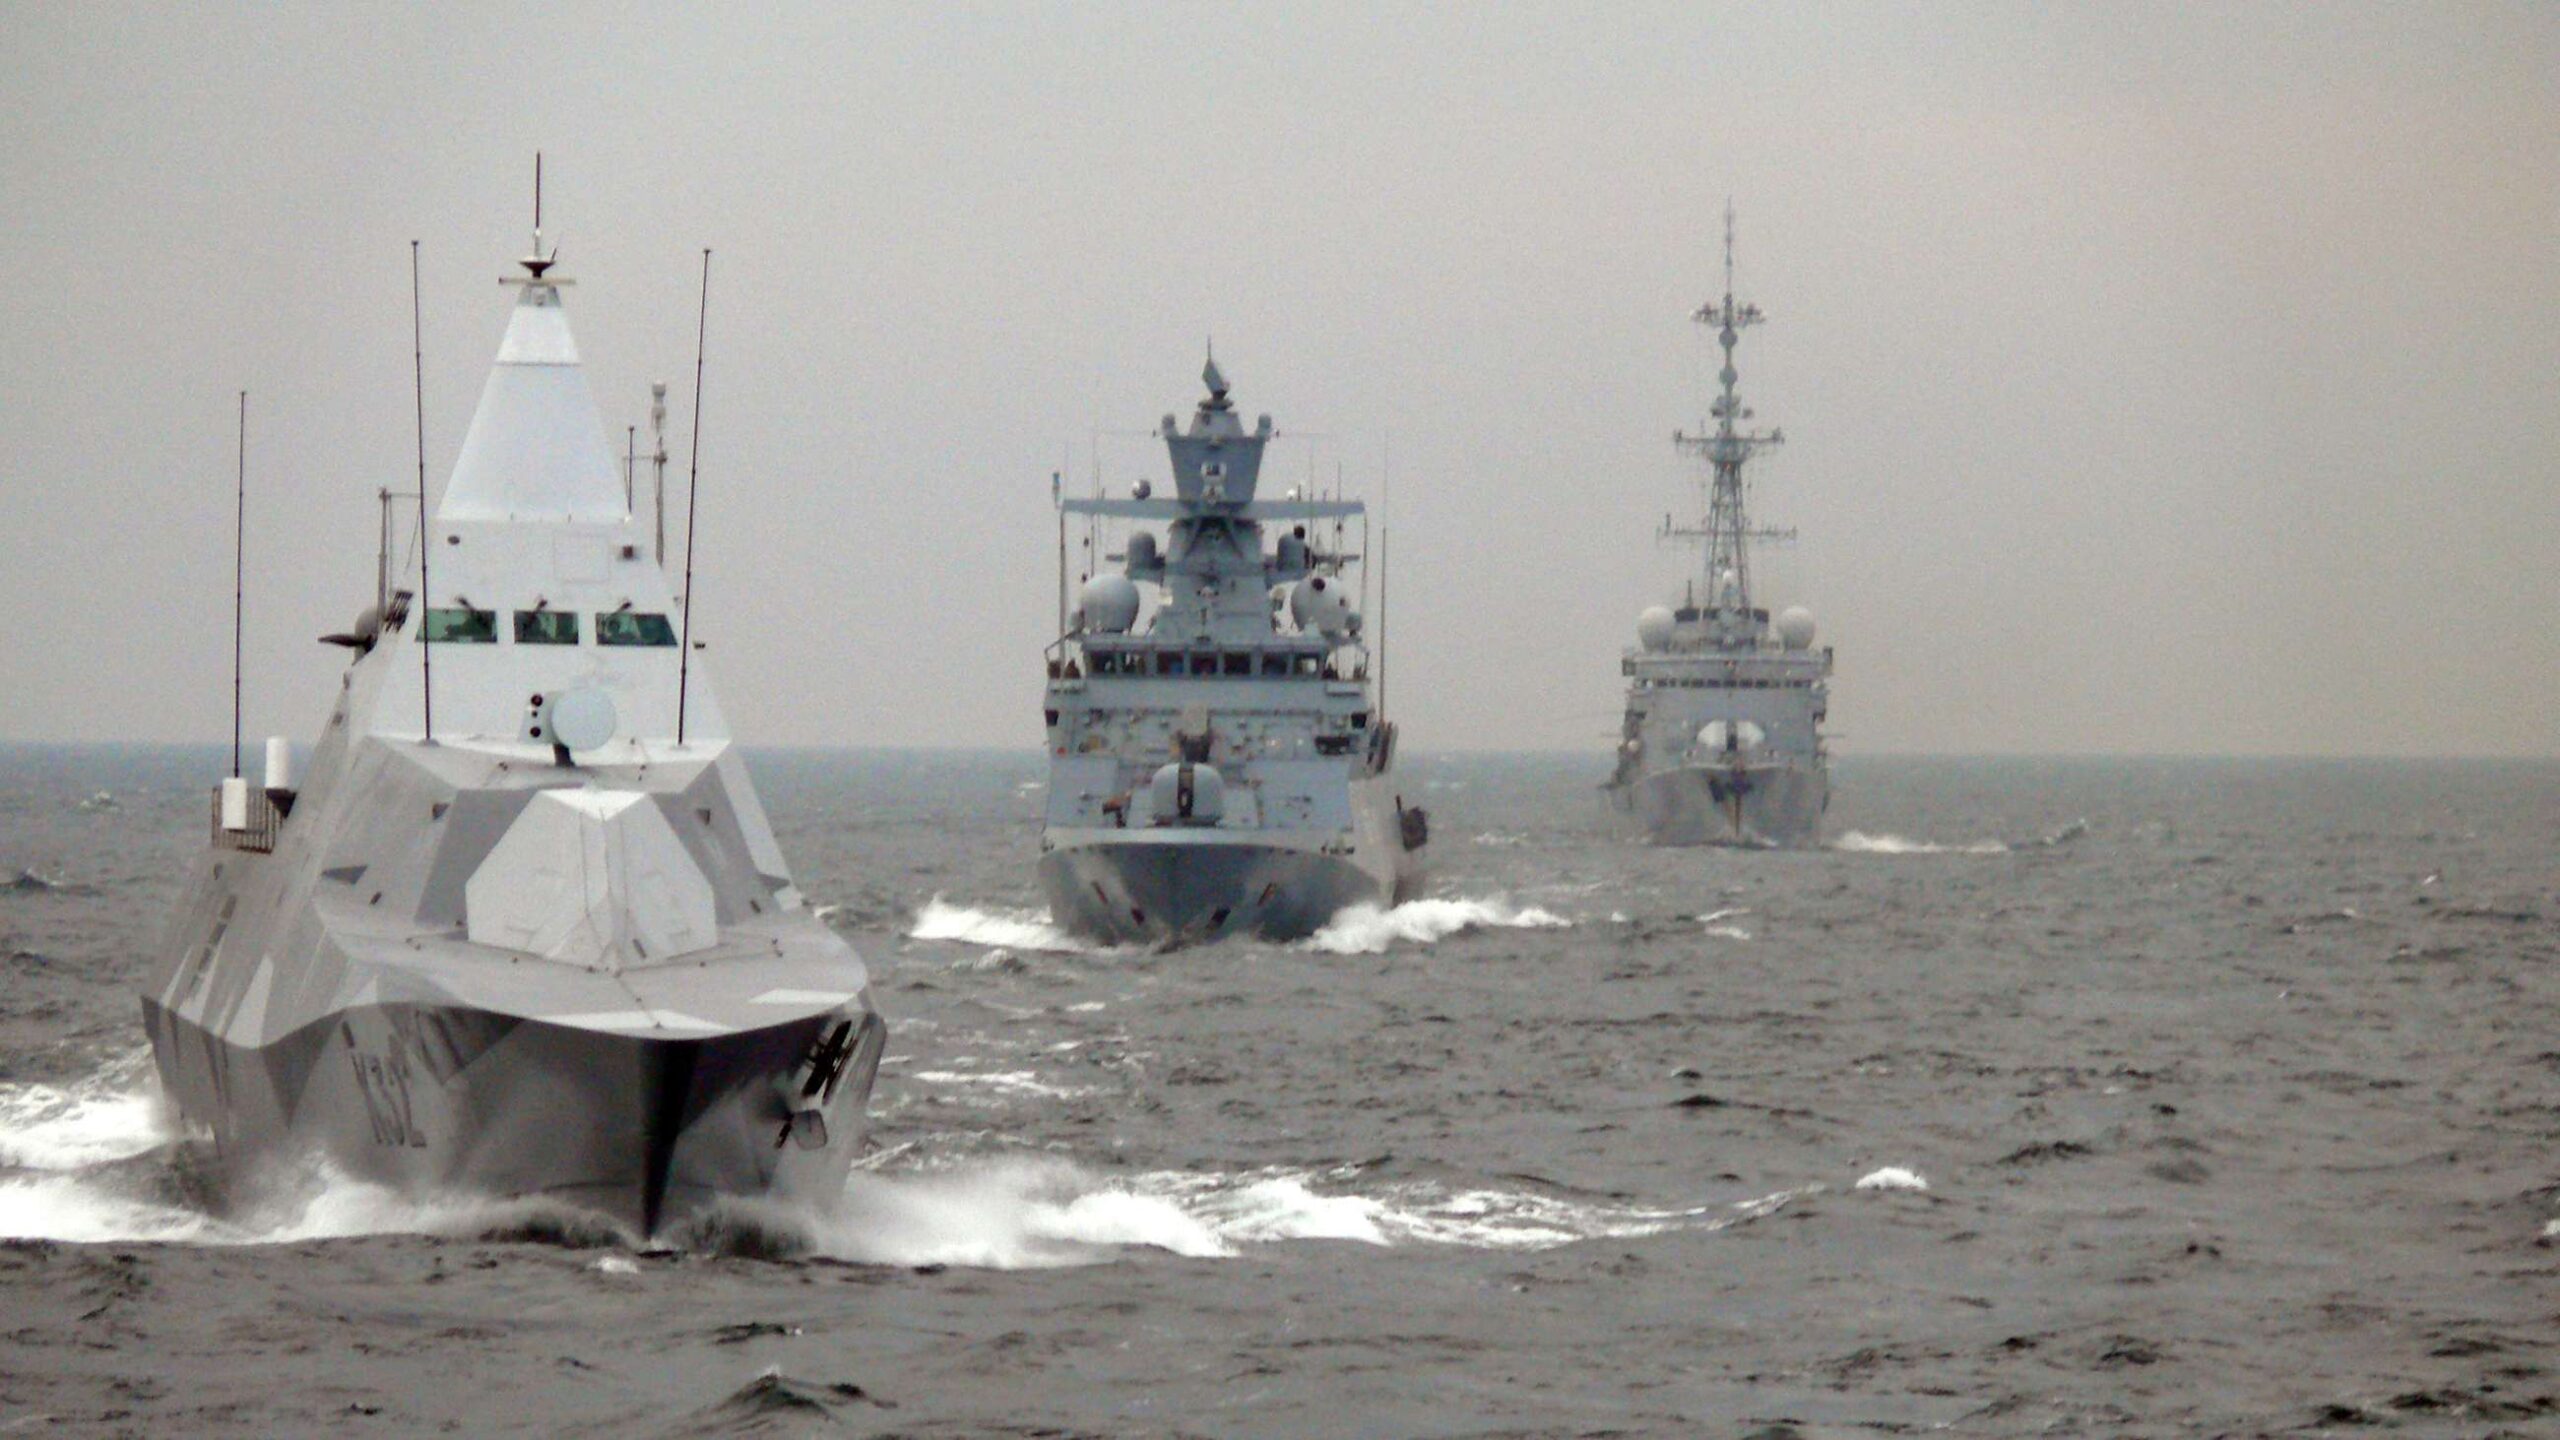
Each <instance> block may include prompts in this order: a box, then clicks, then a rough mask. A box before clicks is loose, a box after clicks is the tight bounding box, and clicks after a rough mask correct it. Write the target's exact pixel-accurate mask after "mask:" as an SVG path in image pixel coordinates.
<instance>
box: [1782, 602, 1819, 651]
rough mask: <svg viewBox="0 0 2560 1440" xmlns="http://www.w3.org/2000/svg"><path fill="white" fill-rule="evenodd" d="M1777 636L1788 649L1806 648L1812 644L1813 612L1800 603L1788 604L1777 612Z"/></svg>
mask: <svg viewBox="0 0 2560 1440" xmlns="http://www.w3.org/2000/svg"><path fill="white" fill-rule="evenodd" d="M1778 638H1779V639H1780V640H1781V641H1783V642H1785V644H1786V647H1787V648H1788V649H1790V650H1806V649H1810V648H1812V646H1813V612H1812V611H1810V610H1807V609H1806V608H1804V607H1803V606H1801V605H1790V606H1788V607H1787V608H1786V609H1784V610H1781V611H1779V612H1778Z"/></svg>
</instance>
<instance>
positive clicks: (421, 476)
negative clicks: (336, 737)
mask: <svg viewBox="0 0 2560 1440" xmlns="http://www.w3.org/2000/svg"><path fill="white" fill-rule="evenodd" d="M539 163H540V162H538V161H537V162H536V164H537V165H538V164H539ZM423 315H424V311H423V310H422V309H421V307H420V305H419V303H418V242H417V241H415V240H412V241H410V242H409V347H410V348H409V361H410V371H409V373H410V376H411V379H412V382H413V389H414V390H415V393H416V399H417V406H418V694H419V708H420V710H421V712H422V713H421V715H420V719H419V727H418V728H419V738H420V740H422V741H423V742H424V743H426V744H429V745H433V744H434V743H436V665H435V660H434V659H433V658H432V656H431V655H430V654H429V652H430V651H431V650H433V649H434V645H433V643H432V642H433V639H434V631H435V625H434V623H433V622H434V619H435V613H436V612H435V610H434V608H433V605H432V602H431V600H430V595H431V592H430V591H429V590H428V589H427V555H428V552H430V551H432V550H433V549H434V548H435V547H434V546H432V545H429V544H428V543H427V541H428V539H429V536H428V535H427V341H426V324H425V321H424V319H423V318H422V317H423Z"/></svg>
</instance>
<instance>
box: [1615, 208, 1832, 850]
mask: <svg viewBox="0 0 2560 1440" xmlns="http://www.w3.org/2000/svg"><path fill="white" fill-rule="evenodd" d="M1692 318H1693V319H1695V320H1696V321H1697V322H1698V323H1699V324H1702V325H1705V326H1707V327H1708V328H1709V329H1711V330H1713V331H1714V332H1715V334H1716V340H1717V343H1718V344H1719V345H1720V346H1721V347H1722V348H1723V351H1724V366H1723V368H1722V369H1720V370H1719V371H1717V377H1716V378H1717V380H1718V382H1719V383H1720V384H1721V386H1722V389H1721V391H1720V392H1719V393H1718V394H1717V396H1716V398H1715V401H1714V403H1713V405H1712V406H1711V407H1710V414H1711V416H1712V418H1713V419H1714V421H1715V430H1714V433H1712V434H1707V435H1690V434H1686V433H1679V434H1675V435H1674V436H1673V437H1672V438H1673V443H1674V444H1676V445H1677V446H1678V447H1679V448H1680V449H1681V450H1682V451H1684V452H1687V453H1689V454H1693V455H1697V456H1699V457H1701V458H1703V459H1704V460H1705V461H1706V463H1707V472H1708V473H1707V480H1706V484H1705V487H1704V488H1705V490H1706V496H1705V499H1706V518H1705V520H1704V522H1703V523H1701V524H1696V525H1679V524H1675V523H1673V522H1672V521H1671V520H1670V519H1668V518H1666V519H1665V520H1664V521H1663V524H1662V530H1661V536H1662V538H1664V539H1668V540H1675V541H1679V542H1681V543H1684V544H1692V543H1693V544H1696V545H1697V546H1698V548H1699V551H1700V552H1701V555H1702V557H1703V560H1704V565H1703V570H1702V573H1701V574H1699V575H1695V576H1692V577H1691V578H1690V580H1689V581H1688V582H1687V585H1686V588H1685V591H1684V593H1683V595H1682V597H1681V600H1680V603H1679V605H1678V607H1677V608H1674V607H1671V606H1660V605H1657V606H1654V607H1652V608H1650V609H1648V610H1646V611H1645V612H1644V613H1643V614H1642V615H1640V616H1639V617H1637V620H1636V638H1637V642H1638V643H1637V645H1636V646H1635V647H1634V648H1633V649H1630V650H1628V651H1627V652H1626V653H1625V656H1624V657H1623V659H1622V660H1621V662H1620V669H1621V673H1623V674H1624V675H1625V676H1626V677H1627V708H1626V717H1625V721H1624V724H1623V726H1622V727H1621V729H1620V733H1619V740H1618V767H1617V771H1616V773H1615V774H1613V775H1612V776H1611V777H1610V778H1609V782H1608V784H1607V785H1606V787H1604V789H1605V793H1606V795H1607V796H1608V799H1609V802H1610V805H1611V807H1612V808H1613V809H1614V810H1615V811H1616V813H1617V814H1618V815H1620V816H1622V817H1624V818H1625V820H1627V821H1628V822H1629V823H1631V824H1632V825H1633V826H1634V827H1635V828H1636V829H1637V830H1639V831H1640V832H1641V833H1642V834H1643V835H1644V836H1645V837H1646V838H1647V839H1649V840H1651V841H1652V842H1653V843H1654V844H1657V845H1702V844H1722V845H1745V846H1763V847H1797V846H1806V845H1813V844H1818V843H1819V842H1820V839H1821V833H1822V816H1823V812H1824V811H1825V810H1827V809H1828V808H1829V807H1830V804H1831V788H1830V787H1831V782H1830V756H1829V754H1828V752H1827V750H1826V749H1825V747H1824V742H1823V736H1822V722H1823V720H1824V718H1825V717H1826V716H1827V714H1828V712H1829V710H1830V703H1831V699H1830V697H1831V685H1830V681H1831V650H1830V648H1829V647H1828V646H1825V647H1823V648H1821V649H1816V648H1814V643H1813V642H1814V622H1813V614H1812V612H1811V611H1809V610H1806V609H1805V608H1804V607H1802V606H1800V605H1798V606H1789V607H1788V608H1786V609H1784V610H1781V611H1780V612H1778V615H1777V617H1776V619H1775V620H1772V619H1771V618H1770V615H1769V612H1768V611H1767V610H1765V609H1762V608H1760V606H1759V605H1758V604H1757V603H1755V599H1754V596H1753V594H1752V586H1751V542H1753V541H1755V540H1787V539H1792V538H1794V535H1793V532H1792V531H1776V530H1759V529H1754V528H1752V525H1751V521H1750V517H1749V515H1748V513H1747V512H1746V510H1745V507H1744V495H1745V490H1744V484H1743V467H1744V465H1745V464H1747V463H1748V462H1749V461H1750V460H1751V458H1752V457H1753V456H1754V455H1757V454H1758V453H1760V452H1761V451H1762V450H1765V449H1767V448H1769V447H1771V446H1774V445H1777V444H1780V443H1781V442H1782V441H1783V440H1784V439H1785V437H1784V435H1783V434H1781V433H1780V432H1779V431H1776V430H1769V431H1765V432H1763V431H1758V430H1752V429H1749V428H1746V427H1745V425H1744V424H1743V422H1745V421H1748V420H1750V419H1751V418H1752V412H1751V410H1750V409H1749V408H1747V407H1745V406H1744V405H1743V403H1742V399H1741V395H1740V392H1739V391H1737V390H1736V389H1735V385H1736V382H1737V381H1739V380H1740V378H1741V377H1740V374H1739V372H1737V371H1736V370H1735V368H1734V363H1733V350H1734V345H1735V343H1736V342H1737V341H1738V340H1739V339H1740V338H1741V333H1742V332H1743V331H1744V330H1746V329H1748V328H1750V327H1751V326H1754V325H1757V324H1759V323H1761V320H1762V319H1763V316H1762V315H1761V312H1760V307H1759V306H1757V305H1745V304H1740V303H1737V302H1736V301H1735V300H1734V298H1733V211H1732V210H1731V208H1730V207H1728V208H1727V209H1726V211H1725V231H1724V298H1723V299H1722V300H1720V301H1715V302H1712V303H1709V304H1707V305H1704V306H1701V307H1699V309H1698V311H1697V313H1696V314H1695V315H1694V316H1693V317H1692Z"/></svg>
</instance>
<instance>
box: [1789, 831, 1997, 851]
mask: <svg viewBox="0 0 2560 1440" xmlns="http://www.w3.org/2000/svg"><path fill="white" fill-rule="evenodd" d="M1831 848H1832V849H1834V850H1841V851H1846V852H1847V853H1849V854H1852V855H2006V854H2008V853H2009V847H2008V846H2006V845H2003V844H2001V843H2000V842H1999V841H1997V840H1974V841H1970V842H1967V843H1964V844H1958V845H1941V844H1937V843H1935V842H1933V841H1928V840H1906V839H1904V838H1903V837H1902V836H1900V835H1869V834H1867V833H1865V832H1864V831H1859V830H1851V831H1849V832H1848V833H1846V834H1844V835H1842V836H1841V837H1840V838H1839V839H1837V840H1834V841H1832V842H1831Z"/></svg>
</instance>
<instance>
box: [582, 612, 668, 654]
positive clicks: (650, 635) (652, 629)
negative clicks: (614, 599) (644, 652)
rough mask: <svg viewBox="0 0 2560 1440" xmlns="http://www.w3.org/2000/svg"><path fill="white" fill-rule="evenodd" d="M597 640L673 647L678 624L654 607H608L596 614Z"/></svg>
mask: <svg viewBox="0 0 2560 1440" xmlns="http://www.w3.org/2000/svg"><path fill="white" fill-rule="evenodd" d="M596 643H597V644H599V645H663V646H666V647H668V648H670V649H672V648H674V646H675V643H676V627H674V626H673V625H670V624H668V623H667V617H666V616H664V615H661V614H658V613H657V612H655V611H650V610H608V611H606V612H605V613H603V614H601V615H598V616H597V617H596Z"/></svg>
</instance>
